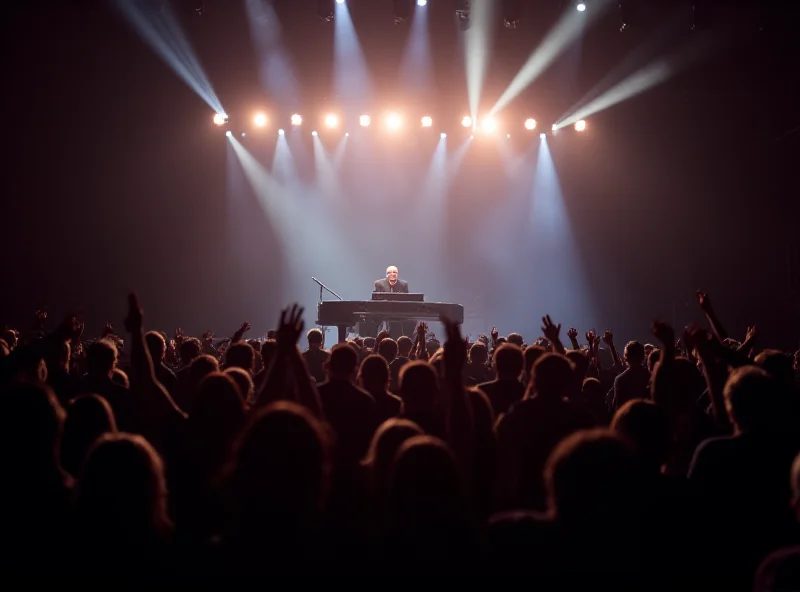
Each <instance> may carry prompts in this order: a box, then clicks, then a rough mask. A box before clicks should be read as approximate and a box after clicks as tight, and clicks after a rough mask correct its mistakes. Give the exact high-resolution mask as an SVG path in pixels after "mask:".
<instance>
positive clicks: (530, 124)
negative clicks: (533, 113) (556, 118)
mask: <svg viewBox="0 0 800 592" xmlns="http://www.w3.org/2000/svg"><path fill="white" fill-rule="evenodd" d="M525 129H526V130H528V131H531V130H535V129H536V120H535V119H533V118H532V117H531V118H529V119H526V120H525Z"/></svg>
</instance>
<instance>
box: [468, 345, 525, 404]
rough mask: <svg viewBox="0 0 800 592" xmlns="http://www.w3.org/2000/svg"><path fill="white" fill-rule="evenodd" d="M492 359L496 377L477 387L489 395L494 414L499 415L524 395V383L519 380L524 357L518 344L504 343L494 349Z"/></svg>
mask: <svg viewBox="0 0 800 592" xmlns="http://www.w3.org/2000/svg"><path fill="white" fill-rule="evenodd" d="M493 360H494V364H493V365H494V371H495V374H496V376H497V378H495V380H492V381H491V382H484V383H483V384H481V385H479V387H478V388H480V389H481V390H482V391H483V392H484V393H486V396H487V397H489V401H490V402H491V404H492V408H493V409H494V412H495V415H500V414H502V413H506V412H507V411H508V410H509V409H510V408H511V407H512V405H514V404H515V403H517V402H519V401H521V400H522V397H523V395H525V385H523V384H522V383H521V382H520V380H519V379H520V377H521V376H522V370H523V365H524V363H525V359H524V358H523V356H522V350H521V349H520V348H519V346H517V345H514V344H512V343H504V344H503V345H501V346H500V347H498V348H497V349H496V350H494V356H493Z"/></svg>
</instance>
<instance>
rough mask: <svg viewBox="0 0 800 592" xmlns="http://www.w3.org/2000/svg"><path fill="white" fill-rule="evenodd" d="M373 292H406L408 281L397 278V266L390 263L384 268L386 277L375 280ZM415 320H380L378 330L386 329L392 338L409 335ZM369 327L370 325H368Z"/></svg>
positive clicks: (412, 330)
mask: <svg viewBox="0 0 800 592" xmlns="http://www.w3.org/2000/svg"><path fill="white" fill-rule="evenodd" d="M373 292H402V293H403V294H408V282H404V281H403V280H401V279H398V278H397V267H395V266H394V265H390V266H389V267H387V268H386V279H383V280H375V288H374V290H373ZM415 325H416V321H411V320H408V321H390V320H384V321H381V322H380V323H379V324H378V326H377V330H378V331H388V332H389V334H390V335H391V337H392V339H394V340H397V338H398V337H400V336H402V335H411V334H412V333H413V332H414V326H415ZM370 328H371V327H370Z"/></svg>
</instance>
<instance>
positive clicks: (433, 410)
mask: <svg viewBox="0 0 800 592" xmlns="http://www.w3.org/2000/svg"><path fill="white" fill-rule="evenodd" d="M398 394H399V395H400V398H401V399H402V400H403V417H404V418H405V419H409V420H411V421H413V422H414V423H416V424H417V425H418V426H419V427H421V428H422V429H423V430H424V431H425V433H426V434H429V435H431V436H436V437H438V438H444V437H445V421H444V417H443V415H442V410H441V402H440V397H441V394H440V388H439V377H438V375H437V374H436V371H435V370H434V369H433V367H431V365H430V364H426V363H425V362H419V361H417V362H410V363H408V364H406V365H405V366H403V368H402V370H400V392H399V393H398Z"/></svg>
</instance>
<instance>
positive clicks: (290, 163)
mask: <svg viewBox="0 0 800 592" xmlns="http://www.w3.org/2000/svg"><path fill="white" fill-rule="evenodd" d="M272 174H273V176H274V177H275V179H276V180H277V181H279V182H280V183H284V184H286V185H287V186H288V185H290V184H291V183H296V182H297V171H295V168H294V159H293V158H292V151H291V149H290V148H289V142H288V141H287V139H286V135H285V134H278V139H277V140H276V142H275V152H274V153H273V155H272Z"/></svg>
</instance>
